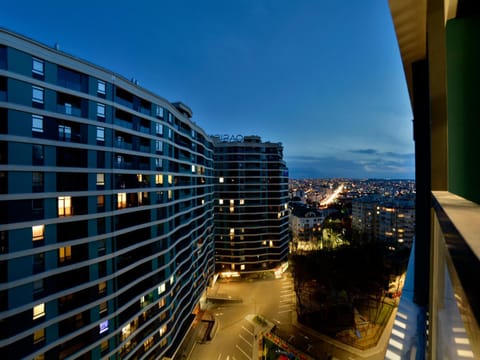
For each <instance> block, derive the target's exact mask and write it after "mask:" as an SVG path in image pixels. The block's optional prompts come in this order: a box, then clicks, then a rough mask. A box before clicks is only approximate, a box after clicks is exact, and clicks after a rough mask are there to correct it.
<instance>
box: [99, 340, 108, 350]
mask: <svg viewBox="0 0 480 360" xmlns="http://www.w3.org/2000/svg"><path fill="white" fill-rule="evenodd" d="M107 349H108V340H105V341H102V343H101V344H100V351H101V352H104V351H105V350H107Z"/></svg>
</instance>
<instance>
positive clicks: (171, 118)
mask: <svg viewBox="0 0 480 360" xmlns="http://www.w3.org/2000/svg"><path fill="white" fill-rule="evenodd" d="M168 122H169V123H170V124H171V123H173V115H172V114H171V113H168Z"/></svg>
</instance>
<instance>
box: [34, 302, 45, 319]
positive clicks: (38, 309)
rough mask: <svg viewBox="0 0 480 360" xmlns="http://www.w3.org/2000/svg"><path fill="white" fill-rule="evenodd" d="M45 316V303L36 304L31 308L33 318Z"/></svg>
mask: <svg viewBox="0 0 480 360" xmlns="http://www.w3.org/2000/svg"><path fill="white" fill-rule="evenodd" d="M43 316H45V304H44V303H42V304H38V305H36V306H35V307H34V308H33V320H36V319H39V318H41V317H43Z"/></svg>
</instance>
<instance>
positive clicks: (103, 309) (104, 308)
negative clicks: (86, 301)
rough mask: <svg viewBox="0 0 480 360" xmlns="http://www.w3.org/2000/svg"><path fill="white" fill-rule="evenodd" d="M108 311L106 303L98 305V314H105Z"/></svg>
mask: <svg viewBox="0 0 480 360" xmlns="http://www.w3.org/2000/svg"><path fill="white" fill-rule="evenodd" d="M107 310H108V305H107V302H103V303H101V304H100V305H99V312H100V314H102V313H104V312H106V311H107Z"/></svg>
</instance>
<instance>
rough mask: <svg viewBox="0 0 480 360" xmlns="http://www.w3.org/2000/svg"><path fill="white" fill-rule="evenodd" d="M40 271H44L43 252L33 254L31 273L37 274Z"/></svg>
mask: <svg viewBox="0 0 480 360" xmlns="http://www.w3.org/2000/svg"><path fill="white" fill-rule="evenodd" d="M42 271H45V254H44V253H40V254H35V255H33V273H34V274H38V273H40V272H42Z"/></svg>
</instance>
